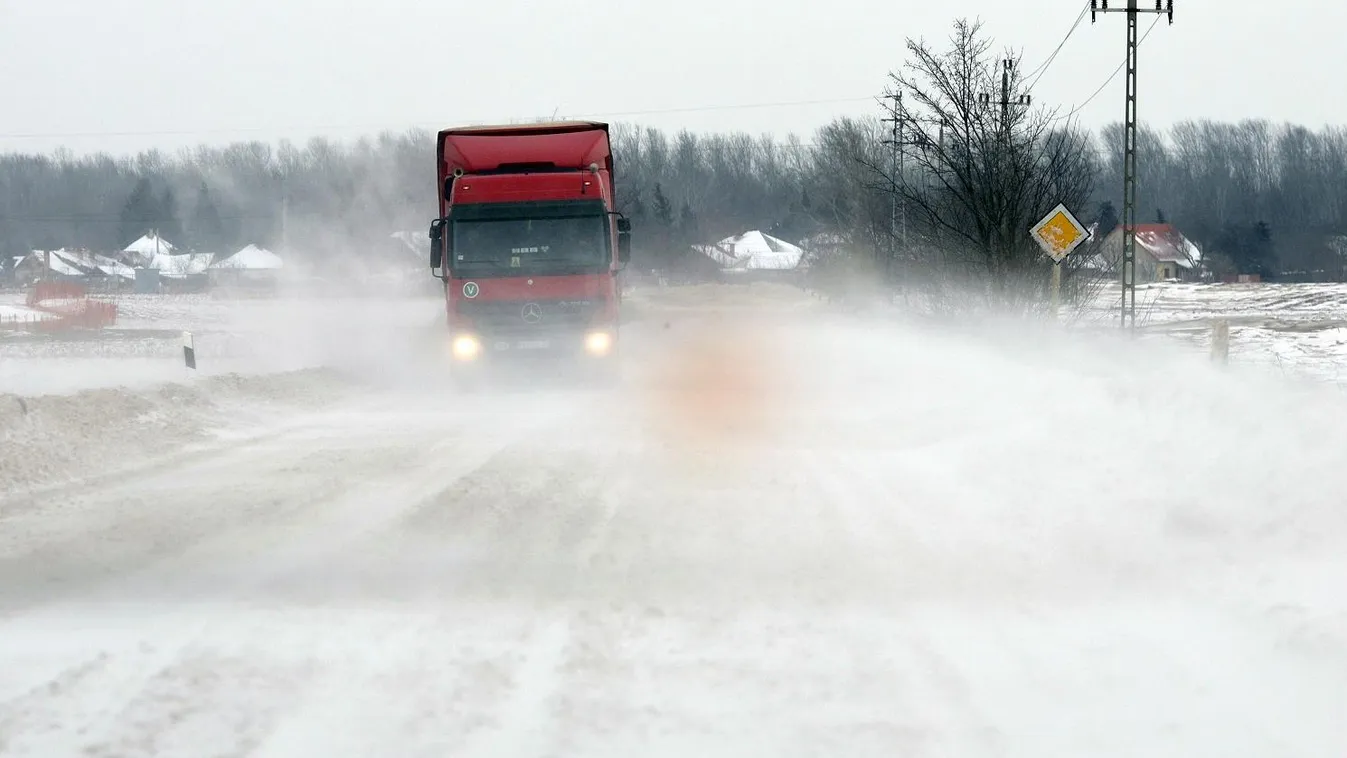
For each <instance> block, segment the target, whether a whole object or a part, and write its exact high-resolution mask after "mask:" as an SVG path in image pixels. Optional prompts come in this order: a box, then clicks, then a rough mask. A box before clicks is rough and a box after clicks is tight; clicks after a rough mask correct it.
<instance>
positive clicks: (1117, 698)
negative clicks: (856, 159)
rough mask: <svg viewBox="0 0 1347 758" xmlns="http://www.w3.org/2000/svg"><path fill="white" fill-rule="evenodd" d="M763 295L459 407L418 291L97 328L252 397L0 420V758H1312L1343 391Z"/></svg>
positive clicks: (656, 299)
mask: <svg viewBox="0 0 1347 758" xmlns="http://www.w3.org/2000/svg"><path fill="white" fill-rule="evenodd" d="M768 292H769V293H770V294H769V295H765V294H763V293H762V292H761V291H760V290H757V289H754V290H748V291H743V290H733V291H728V292H727V291H726V290H722V289H716V288H707V289H704V290H702V291H696V292H690V293H682V294H678V293H660V294H658V295H650V294H648V293H637V294H635V295H633V297H632V298H631V301H630V305H631V306H632V307H631V311H632V313H633V314H638V315H639V318H637V319H636V320H634V321H633V323H632V324H631V325H630V326H629V327H628V328H627V330H626V332H625V333H624V338H623V340H624V345H625V348H624V349H625V350H626V351H627V352H626V354H625V356H624V357H625V373H624V377H623V381H622V383H621V386H620V387H618V388H617V389H616V390H612V391H599V390H597V389H586V388H566V387H558V386H549V387H548V388H545V389H539V390H537V391H533V392H524V391H518V390H514V391H508V392H500V393H486V394H482V395H477V396H473V397H471V398H465V397H456V396H454V395H451V394H448V393H446V392H445V391H444V390H443V389H442V388H443V382H442V376H441V374H440V372H439V367H438V364H437V360H436V354H435V349H434V348H435V346H436V340H435V339H434V334H435V328H434V327H435V325H436V324H437V323H438V319H439V318H440V312H439V310H438V307H437V303H435V302H434V301H433V300H431V301H412V302H407V303H402V304H390V303H363V304H361V303H356V302H348V303H339V304H335V305H334V304H331V303H328V304H321V303H317V302H306V303H294V302H287V303H247V304H228V303H219V302H216V303H211V302H199V303H189V302H188V301H181V302H180V306H181V307H180V310H177V311H172V310H169V309H170V308H176V307H178V306H171V305H169V304H168V303H169V301H154V302H153V303H151V302H149V301H147V302H145V303H144V304H142V305H141V306H135V305H129V306H124V308H123V313H130V314H131V315H130V316H129V317H128V319H127V321H126V322H124V323H123V324H121V325H119V328H127V329H130V330H136V329H143V330H151V329H159V330H164V331H165V332H175V331H177V330H180V329H183V328H191V329H195V330H198V331H200V332H201V333H202V334H204V335H206V336H205V337H203V338H202V339H201V340H200V341H199V343H198V344H199V346H200V345H203V344H204V345H209V344H212V342H213V341H216V340H219V342H218V343H216V344H218V345H221V346H219V347H217V348H215V349H216V350H218V351H219V352H218V354H217V355H216V356H215V357H209V353H207V356H208V357H207V358H206V359H205V360H204V361H203V362H204V363H207V364H208V363H210V362H211V361H212V360H215V359H216V358H218V359H220V360H226V359H228V360H235V361H237V362H238V365H239V366H246V367H248V369H249V375H246V376H230V375H219V374H217V375H214V376H206V377H200V378H197V379H195V380H193V381H192V382H190V383H177V384H173V385H171V386H168V387H156V386H153V385H152V384H151V383H149V382H148V381H146V382H141V383H140V384H138V385H137V386H135V387H113V388H109V387H102V388H96V387H98V383H97V382H96V381H95V380H93V379H90V380H89V381H87V382H80V383H79V384H80V386H74V385H72V386H67V387H65V388H63V391H62V392H43V393H41V394H38V393H30V392H22V393H20V394H21V395H22V397H18V396H0V450H3V451H4V452H3V453H0V487H4V486H5V485H4V482H9V483H10V484H9V486H8V487H7V488H6V489H0V672H2V673H0V755H4V756H56V755H80V754H87V755H119V756H197V755H202V754H209V755H221V756H234V755H239V756H241V755H250V756H251V755H256V756H287V757H289V756H299V755H323V756H344V755H361V756H364V755H369V756H374V755H391V754H396V755H405V756H415V755H425V756H430V755H465V756H478V755H483V756H485V755H497V756H545V755H556V756H561V755H567V756H570V755H576V756H581V755H583V756H627V755H637V754H639V755H651V756H666V755H667V756H684V755H688V754H700V755H706V756H722V755H723V756H742V755H774V756H794V755H820V756H822V755H827V756H832V755H848V756H867V755H874V756H891V755H930V756H945V755H970V756H971V755H996V756H1025V757H1026V758H1027V757H1029V756H1032V757H1033V758H1045V757H1047V756H1073V757H1075V756H1082V755H1091V756H1136V755H1157V754H1164V755H1220V756H1231V757H1235V756H1259V758H1263V757H1264V756H1269V755H1277V756H1321V755H1338V754H1341V753H1342V752H1343V751H1344V749H1347V719H1344V718H1343V703H1344V702H1347V594H1344V593H1343V592H1342V591H1341V588H1342V587H1344V586H1347V561H1344V559H1343V558H1342V556H1343V555H1344V550H1345V549H1347V509H1344V508H1343V507H1342V496H1341V492H1342V491H1343V488H1344V487H1347V465H1344V464H1347V400H1344V398H1343V397H1342V395H1341V393H1340V392H1339V391H1338V390H1337V389H1335V388H1333V387H1331V386H1327V385H1319V384H1312V383H1292V382H1287V381H1286V380H1285V379H1284V378H1283V377H1281V376H1280V375H1279V374H1278V373H1277V372H1261V371H1252V370H1251V371H1237V370H1222V369H1220V368H1218V367H1215V366H1213V365H1212V364H1211V363H1210V361H1208V360H1207V358H1206V356H1205V355H1203V354H1202V352H1201V351H1195V350H1191V349H1188V348H1187V347H1185V346H1184V345H1183V344H1182V343H1173V342H1164V341H1159V340H1149V339H1148V340H1140V341H1131V340H1126V339H1116V338H1114V337H1112V336H1109V335H1103V336H1100V335H1098V334H1094V335H1091V336H1089V337H1088V338H1086V337H1085V336H1082V335H1073V334H1062V333H1055V334H1054V333H1047V332H1039V333H1036V334H1033V335H1028V334H1024V333H1015V332H1012V331H1010V330H1005V331H1002V332H987V333H974V332H970V331H967V330H965V331H961V332H959V333H952V332H938V331H934V330H932V329H930V328H925V327H916V326H910V325H905V324H903V323H902V322H897V323H895V322H892V321H890V322H888V323H882V324H881V323H879V322H878V321H867V320H865V319H862V318H859V317H855V316H839V315H833V314H830V313H827V312H825V311H824V310H823V309H822V306H821V305H819V304H818V303H814V302H810V301H809V300H808V299H807V298H798V297H791V296H788V295H783V294H781V292H780V291H779V290H776V291H771V290H768ZM1184 297H1185V298H1187V299H1186V300H1183V301H1182V302H1184V303H1198V305H1193V306H1191V308H1193V309H1196V308H1208V307H1213V308H1214V307H1216V306H1211V305H1210V301H1206V300H1202V298H1204V297H1206V295H1204V294H1194V295H1191V296H1189V295H1184ZM137 307H141V308H142V309H143V310H142V313H141V315H135V314H136V310H135V309H136V308H137ZM1189 307H1190V306H1188V305H1182V306H1180V305H1175V306H1173V307H1171V308H1169V310H1170V311H1172V312H1175V313H1178V312H1181V311H1183V310H1184V309H1185V308H1189ZM1219 307H1226V306H1219ZM1229 307H1231V308H1232V309H1233V308H1234V307H1235V306H1229ZM1249 315H1254V314H1252V313H1250V314H1249ZM1325 318H1328V317H1325ZM1171 321H1172V322H1174V323H1178V322H1180V321H1181V318H1179V317H1176V318H1173V319H1171ZM266 336H274V337H276V338H277V339H279V340H280V342H279V343H276V345H278V347H273V348H262V347H258V343H259V342H260V340H261V339H262V338H264V337H266ZM142 338H143V339H144V340H147V341H146V342H143V343H139V344H141V345H142V348H143V350H144V351H145V354H144V355H142V357H143V358H144V359H145V360H153V361H158V360H162V361H164V362H165V365H174V366H175V369H174V370H177V368H180V361H181V354H180V352H179V351H180V347H179V346H178V343H177V342H176V336H172V337H164V338H163V344H162V345H161V343H160V342H159V341H157V340H159V339H160V338H159V337H157V336H153V335H149V336H143V337H142ZM128 340H129V338H128ZM129 341H131V342H132V343H134V342H135V341H134V340H129ZM22 344H23V345H26V346H27V347H24V348H23V349H25V350H30V351H32V352H31V353H30V354H26V355H24V357H23V358H22V359H20V358H16V357H15V355H16V354H15V353H12V352H9V351H10V350H11V349H13V348H14V344H13V343H10V342H0V351H3V352H0V362H4V363H10V362H18V363H30V362H36V363H41V362H43V361H51V362H54V363H55V365H60V364H61V362H62V361H66V360H70V356H69V355H66V354H61V353H58V354H55V355H52V356H48V357H43V356H42V355H41V354H40V352H41V351H40V350H39V349H38V348H35V347H32V345H34V344H41V343H22ZM49 344H53V345H54V344H70V343H49ZM108 344H110V343H108ZM1240 344H1242V343H1240ZM51 349H55V348H51ZM71 349H75V348H71ZM108 349H110V348H108ZM207 350H209V349H208V348H207ZM287 353H294V356H293V358H294V360H292V361H290V362H288V363H287V362H286V361H283V360H280V357H282V356H283V355H284V354H287ZM1242 354H1243V353H1241V352H1239V351H1236V353H1235V355H1242ZM86 357H88V359H89V360H90V361H95V360H96V356H92V355H87V356H86ZM113 362H115V361H113ZM84 365H89V366H92V365H95V364H94V363H92V362H91V363H88V364H84ZM277 367H283V368H286V369H291V370H290V371H288V373H284V374H263V373H261V372H270V371H273V370H275V369H276V368H277ZM53 372H54V373H59V372H56V371H55V370H53ZM147 379H148V377H147ZM81 386H82V387H83V389H81ZM0 391H3V388H0ZM15 456H17V457H18V458H20V459H22V461H23V462H22V464H21V465H16V464H15V463H14V458H15ZM34 460H39V461H46V462H47V463H46V465H45V466H44V465H36V464H34V463H33V461H34Z"/></svg>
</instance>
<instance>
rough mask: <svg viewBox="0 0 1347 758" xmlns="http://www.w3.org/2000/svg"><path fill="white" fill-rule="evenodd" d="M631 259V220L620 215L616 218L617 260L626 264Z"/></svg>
mask: <svg viewBox="0 0 1347 758" xmlns="http://www.w3.org/2000/svg"><path fill="white" fill-rule="evenodd" d="M630 260H631V220H630V219H628V218H625V217H620V218H618V220H617V262H618V263H622V264H626V263H627V262H629V261H630Z"/></svg>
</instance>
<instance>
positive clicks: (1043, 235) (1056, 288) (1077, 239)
mask: <svg viewBox="0 0 1347 758" xmlns="http://www.w3.org/2000/svg"><path fill="white" fill-rule="evenodd" d="M1029 236H1030V237H1033V238H1034V241H1035V242H1037V243H1038V246H1039V247H1041V248H1043V252H1045V253H1047V254H1048V257H1049V258H1051V259H1052V317H1053V318H1057V311H1058V309H1059V308H1060V307H1061V300H1062V261H1064V260H1066V256H1068V255H1070V254H1071V253H1072V251H1074V250H1075V249H1076V248H1078V247H1080V246H1081V245H1083V244H1085V241H1086V240H1088V239H1089V238H1090V231H1089V230H1088V229H1086V228H1085V227H1084V226H1082V225H1081V223H1080V222H1079V221H1077V220H1076V217H1075V216H1074V215H1072V213H1071V211H1070V210H1068V209H1067V207H1066V206H1065V205H1064V204H1060V203H1059V204H1058V205H1057V207H1056V208H1053V209H1052V211H1051V212H1050V213H1048V215H1046V216H1044V217H1043V219H1042V220H1041V221H1039V222H1038V223H1037V224H1034V227H1033V228H1032V229H1030V230H1029Z"/></svg>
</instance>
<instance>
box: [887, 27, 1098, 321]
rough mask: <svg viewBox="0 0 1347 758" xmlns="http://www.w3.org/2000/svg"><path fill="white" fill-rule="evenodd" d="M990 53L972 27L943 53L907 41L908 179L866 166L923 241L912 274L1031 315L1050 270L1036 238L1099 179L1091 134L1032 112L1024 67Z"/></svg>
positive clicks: (895, 78)
mask: <svg viewBox="0 0 1347 758" xmlns="http://www.w3.org/2000/svg"><path fill="white" fill-rule="evenodd" d="M991 49H992V42H991V40H990V39H989V38H988V37H986V36H985V35H984V34H983V33H982V29H981V25H980V24H979V23H976V22H970V21H967V20H959V21H956V22H955V23H954V31H953V33H952V35H951V37H950V39H949V42H948V47H947V48H946V49H943V50H938V49H936V48H934V47H932V46H931V45H930V44H928V43H927V42H925V41H922V40H912V39H909V40H908V41H907V51H908V54H909V60H908V61H907V63H906V64H905V65H904V67H903V68H902V69H901V70H899V71H897V72H894V73H893V74H891V86H890V93H891V94H892V93H900V94H901V96H902V101H901V102H902V105H901V106H894V105H893V104H892V102H890V105H889V106H887V107H888V109H889V111H890V112H889V117H890V118H898V119H902V120H903V121H904V124H905V128H906V136H907V139H906V140H904V142H905V143H906V144H905V145H904V146H903V149H904V151H905V163H906V167H907V169H906V170H905V171H902V172H901V175H898V176H894V175H893V172H892V171H891V169H890V166H888V165H887V164H886V162H883V161H880V162H871V163H870V164H869V165H870V168H871V170H872V172H873V174H874V176H875V177H876V178H877V179H878V180H879V181H878V182H877V185H876V186H879V187H892V188H893V190H894V191H896V193H897V194H898V196H899V201H900V202H901V203H903V204H904V206H905V207H906V210H907V212H908V215H909V224H910V225H911V226H912V231H914V232H916V234H915V238H916V244H914V245H912V246H910V248H909V249H908V250H905V251H903V254H902V257H903V258H904V259H905V262H906V263H907V264H908V265H907V267H906V270H907V271H913V269H914V267H915V269H916V270H917V271H921V270H922V269H926V271H924V272H923V273H925V274H928V275H929V274H930V273H931V271H930V269H931V268H932V267H936V268H938V269H939V270H940V274H942V275H945V276H948V275H956V276H958V277H959V278H961V279H966V280H967V281H968V282H969V283H971V284H973V285H975V286H976V287H978V288H979V289H980V290H981V291H982V292H984V293H985V294H986V295H987V296H988V297H990V298H991V300H992V301H993V302H995V303H996V304H998V305H1001V306H1009V305H1024V304H1028V303H1031V302H1035V301H1039V300H1040V299H1041V296H1042V291H1043V287H1044V285H1045V284H1046V282H1047V281H1048V276H1047V271H1048V267H1049V266H1050V263H1049V262H1048V261H1047V260H1046V258H1045V257H1044V256H1043V254H1042V252H1041V250H1040V249H1039V248H1038V247H1037V245H1036V244H1035V243H1034V242H1033V241H1032V240H1031V239H1030V237H1029V229H1030V228H1031V227H1032V226H1033V224H1034V223H1035V222H1036V221H1037V220H1038V219H1039V218H1041V217H1042V216H1043V215H1044V214H1046V213H1047V212H1048V211H1050V210H1051V209H1052V208H1053V207H1054V206H1055V205H1056V204H1057V203H1065V204H1066V205H1067V206H1068V207H1070V208H1073V209H1076V210H1077V211H1078V212H1079V211H1080V210H1083V209H1084V208H1085V207H1086V206H1087V205H1088V204H1089V201H1090V199H1091V195H1092V191H1093V188H1094V179H1095V175H1096V173H1097V168H1096V161H1095V156H1094V154H1093V151H1092V149H1091V140H1090V137H1089V135H1088V134H1086V133H1084V132H1082V131H1079V130H1077V129H1074V128H1073V127H1072V126H1071V125H1070V123H1069V122H1064V121H1063V120H1062V119H1060V118H1058V117H1056V116H1055V115H1054V114H1053V113H1052V112H1049V111H1046V110H1043V109H1040V108H1034V107H1031V106H1030V105H1029V104H1028V103H1029V98H1028V97H1027V92H1026V91H1025V87H1024V83H1023V82H1022V81H1021V80H1020V78H1019V76H1018V73H1017V72H1018V69H1019V66H1018V65H1017V64H1018V57H1017V56H1015V55H1013V54H1007V55H1006V57H1005V59H1004V60H1005V61H1008V62H1009V63H1008V65H1007V64H1005V63H1003V62H1002V60H995V59H993V57H992V55H991V52H990V51H991ZM1003 73H1004V76H1005V79H1004V80H1003Z"/></svg>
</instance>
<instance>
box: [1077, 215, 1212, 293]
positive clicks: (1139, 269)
mask: <svg viewBox="0 0 1347 758" xmlns="http://www.w3.org/2000/svg"><path fill="white" fill-rule="evenodd" d="M1136 240H1137V245H1136V281H1137V283H1138V284H1144V283H1147V282H1165V281H1195V280H1198V279H1200V278H1201V276H1202V250H1201V249H1200V248H1198V246H1197V245H1196V244H1194V243H1193V242H1192V240H1189V239H1188V238H1187V237H1184V236H1183V233H1182V232H1180V231H1179V230H1178V229H1177V228H1175V227H1174V225H1173V224H1137V226H1136ZM1122 252H1123V228H1122V227H1121V226H1119V227H1117V228H1116V229H1114V230H1113V231H1112V232H1111V233H1109V235H1108V237H1106V238H1105V239H1104V244H1103V246H1102V250H1101V251H1100V258H1102V259H1103V260H1104V261H1106V262H1107V263H1108V266H1109V268H1111V269H1112V270H1113V271H1117V270H1118V266H1119V265H1120V264H1121V261H1122Z"/></svg>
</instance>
